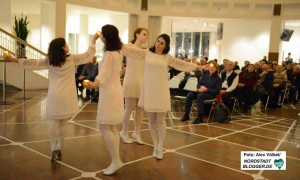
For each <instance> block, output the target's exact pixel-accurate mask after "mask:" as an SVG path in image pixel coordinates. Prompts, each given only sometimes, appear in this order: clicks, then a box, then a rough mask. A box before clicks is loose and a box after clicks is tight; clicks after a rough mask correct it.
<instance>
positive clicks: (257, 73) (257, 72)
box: [254, 62, 262, 77]
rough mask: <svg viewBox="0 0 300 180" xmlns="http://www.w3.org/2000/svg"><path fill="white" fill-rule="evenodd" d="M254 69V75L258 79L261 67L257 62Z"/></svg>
mask: <svg viewBox="0 0 300 180" xmlns="http://www.w3.org/2000/svg"><path fill="white" fill-rule="evenodd" d="M254 67H255V68H254V72H255V75H256V76H257V77H258V76H259V75H260V74H261V73H262V70H261V65H260V64H259V62H257V63H255V64H254Z"/></svg>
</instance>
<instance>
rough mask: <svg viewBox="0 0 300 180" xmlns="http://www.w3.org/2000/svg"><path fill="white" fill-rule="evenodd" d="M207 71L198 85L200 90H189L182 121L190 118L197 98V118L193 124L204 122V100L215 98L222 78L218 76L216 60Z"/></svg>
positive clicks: (211, 62)
mask: <svg viewBox="0 0 300 180" xmlns="http://www.w3.org/2000/svg"><path fill="white" fill-rule="evenodd" d="M207 70H208V71H206V72H204V74H203V75H202V76H201V78H200V81H199V82H198V85H197V91H198V92H189V93H188V94H187V98H186V104H185V113H184V115H183V117H182V119H181V121H187V120H189V119H190V117H189V113H190V110H191V107H192V104H193V101H194V100H195V99H196V100H197V110H198V115H197V118H196V119H195V120H194V121H193V124H199V123H202V122H203V119H202V114H203V112H204V101H205V100H210V99H214V98H215V97H216V96H217V94H218V93H219V92H220V89H221V84H222V83H221V79H220V77H219V76H218V70H219V67H218V64H217V63H215V61H210V63H209V66H208V67H207Z"/></svg>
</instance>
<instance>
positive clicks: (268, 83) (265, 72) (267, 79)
mask: <svg viewBox="0 0 300 180" xmlns="http://www.w3.org/2000/svg"><path fill="white" fill-rule="evenodd" d="M259 78H260V84H261V85H262V86H263V87H264V89H265V91H266V92H267V94H264V95H262V96H261V98H260V100H261V101H262V103H263V104H266V102H267V97H268V96H269V102H268V107H270V108H278V107H279V106H278V105H277V103H275V92H274V88H273V82H274V74H273V71H271V70H270V67H269V66H268V65H267V64H264V65H263V66H262V73H261V74H260V75H259Z"/></svg>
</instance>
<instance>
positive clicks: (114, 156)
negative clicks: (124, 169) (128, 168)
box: [99, 124, 121, 164]
mask: <svg viewBox="0 0 300 180" xmlns="http://www.w3.org/2000/svg"><path fill="white" fill-rule="evenodd" d="M99 129H100V131H101V134H102V137H103V139H104V142H105V144H106V146H107V149H108V152H109V154H110V157H111V160H112V163H114V164H119V163H120V162H121V160H120V153H119V151H120V138H119V134H118V130H117V125H109V124H99Z"/></svg>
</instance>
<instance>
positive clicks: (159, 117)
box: [147, 112, 167, 151]
mask: <svg viewBox="0 0 300 180" xmlns="http://www.w3.org/2000/svg"><path fill="white" fill-rule="evenodd" d="M147 114H148V117H149V128H150V133H151V137H152V141H153V146H154V149H157V150H158V151H162V150H163V145H164V140H165V136H166V121H165V119H166V114H167V112H147ZM156 123H157V125H158V141H157V130H156Z"/></svg>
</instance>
